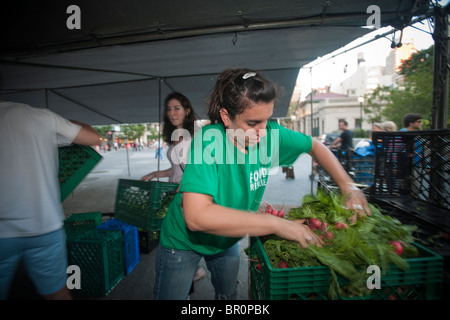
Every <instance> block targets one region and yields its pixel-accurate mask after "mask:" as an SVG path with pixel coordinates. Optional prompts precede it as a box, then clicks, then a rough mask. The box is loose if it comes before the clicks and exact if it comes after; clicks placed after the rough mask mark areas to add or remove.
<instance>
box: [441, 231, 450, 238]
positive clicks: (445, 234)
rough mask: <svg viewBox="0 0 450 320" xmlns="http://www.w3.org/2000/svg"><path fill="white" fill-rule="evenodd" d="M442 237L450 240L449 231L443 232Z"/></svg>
mask: <svg viewBox="0 0 450 320" xmlns="http://www.w3.org/2000/svg"><path fill="white" fill-rule="evenodd" d="M442 238H444V239H446V240H450V235H449V234H448V233H445V232H444V233H443V234H442Z"/></svg>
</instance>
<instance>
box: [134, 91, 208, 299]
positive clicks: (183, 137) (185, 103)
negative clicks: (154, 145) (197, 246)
mask: <svg viewBox="0 0 450 320" xmlns="http://www.w3.org/2000/svg"><path fill="white" fill-rule="evenodd" d="M164 105H165V111H164V128H163V138H164V141H165V142H166V143H167V144H168V145H169V149H168V150H167V158H168V159H169V161H170V164H171V167H170V168H169V169H166V170H161V171H154V172H151V173H149V174H147V175H145V176H143V177H142V178H141V180H143V181H150V180H152V179H154V178H164V177H169V182H174V183H180V182H181V178H182V177H183V172H184V168H185V167H186V162H187V153H188V150H189V147H190V145H191V141H192V138H193V136H194V127H195V120H197V117H196V116H195V113H194V109H193V108H192V104H191V102H190V101H189V99H188V98H186V96H184V95H183V94H181V93H179V92H173V93H171V94H169V95H168V96H167V97H166V100H165V102H164ZM205 275H206V271H205V269H204V268H202V267H198V268H197V270H196V271H195V275H194V282H196V281H198V280H200V279H202V278H203V277H204V276H205ZM192 292H193V286H192V287H191V293H192Z"/></svg>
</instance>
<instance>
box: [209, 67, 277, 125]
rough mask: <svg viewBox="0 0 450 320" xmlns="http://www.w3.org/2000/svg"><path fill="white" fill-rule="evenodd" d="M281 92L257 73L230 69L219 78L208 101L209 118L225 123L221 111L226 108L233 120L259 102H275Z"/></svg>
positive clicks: (215, 121) (213, 121)
mask: <svg viewBox="0 0 450 320" xmlns="http://www.w3.org/2000/svg"><path fill="white" fill-rule="evenodd" d="M280 93H281V90H280V89H279V88H278V87H277V86H276V85H275V84H274V83H273V82H271V81H270V80H268V79H266V78H265V77H263V76H262V75H261V74H260V73H259V72H257V71H251V70H248V69H228V70H225V71H223V72H222V73H221V74H220V75H219V77H218V78H217V81H216V85H215V86H214V89H213V92H212V94H211V95H210V97H209V99H208V117H209V119H210V120H211V123H217V122H219V123H223V122H222V118H221V117H220V109H222V108H225V109H226V110H227V112H228V116H229V117H230V119H231V120H234V118H235V117H236V115H238V114H241V113H243V112H244V111H245V109H247V108H248V107H251V106H253V105H254V104H255V103H259V102H265V103H268V102H271V101H275V100H276V99H277V98H278V97H279V96H280Z"/></svg>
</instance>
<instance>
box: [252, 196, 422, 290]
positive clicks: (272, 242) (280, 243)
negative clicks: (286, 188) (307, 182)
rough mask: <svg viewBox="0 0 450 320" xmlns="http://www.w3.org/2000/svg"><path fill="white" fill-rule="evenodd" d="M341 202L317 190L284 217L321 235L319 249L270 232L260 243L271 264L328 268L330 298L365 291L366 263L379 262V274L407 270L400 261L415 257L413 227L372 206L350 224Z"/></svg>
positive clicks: (349, 213)
mask: <svg viewBox="0 0 450 320" xmlns="http://www.w3.org/2000/svg"><path fill="white" fill-rule="evenodd" d="M341 203H343V202H342V199H341V197H340V196H339V195H337V194H334V193H330V194H327V193H325V191H323V190H321V189H319V190H318V193H317V196H306V197H305V198H304V199H303V203H302V206H301V207H299V208H294V209H291V211H290V212H289V215H288V216H287V217H286V218H288V219H305V224H307V225H308V226H309V227H310V228H311V230H313V231H314V232H315V233H316V234H317V235H319V236H320V237H321V238H322V239H323V241H324V245H323V246H322V247H317V246H309V247H308V248H306V249H304V248H301V247H300V246H299V245H298V244H297V243H296V242H293V241H288V240H284V239H281V238H278V237H276V236H274V235H271V236H266V237H263V238H261V241H262V243H263V246H264V249H265V251H266V253H267V256H268V257H269V260H270V262H271V264H272V267H274V268H296V267H307V266H327V267H329V268H330V270H331V275H332V281H331V283H330V291H329V295H330V297H331V298H336V297H337V296H338V294H339V295H341V296H361V295H369V294H370V290H369V289H368V288H367V285H366V281H367V278H368V274H367V268H368V266H371V265H376V266H379V267H380V270H381V273H382V275H383V274H384V273H386V272H387V271H388V270H389V267H390V265H391V264H395V265H397V266H398V267H399V268H400V269H402V270H405V269H407V268H408V263H407V262H406V260H405V259H407V258H412V257H416V256H417V255H418V251H417V249H416V247H415V246H413V245H412V243H413V240H414V237H413V233H414V232H415V231H416V230H417V227H416V226H411V225H403V224H402V223H400V222H399V221H398V220H396V219H394V218H391V217H389V216H386V215H383V214H382V213H381V212H380V211H379V210H378V209H377V208H376V207H375V206H373V205H369V206H370V209H371V213H372V214H371V215H370V216H366V217H365V218H364V219H363V220H359V221H357V222H356V223H353V224H350V223H348V221H349V218H350V217H351V216H352V215H353V214H354V212H353V211H352V210H348V209H346V208H344V207H342V206H341ZM339 279H341V280H342V281H338V280H339ZM340 283H344V285H340Z"/></svg>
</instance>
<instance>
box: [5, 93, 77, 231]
mask: <svg viewBox="0 0 450 320" xmlns="http://www.w3.org/2000/svg"><path fill="white" fill-rule="evenodd" d="M80 129H81V126H79V125H77V124H74V123H72V122H70V121H68V120H66V119H64V118H62V117H61V116H59V115H57V114H55V113H53V112H52V111H50V110H48V109H38V108H33V107H30V106H28V105H25V104H20V103H14V102H0V238H10V237H27V236H36V235H41V234H45V233H48V232H52V231H55V230H57V229H59V228H61V227H62V224H63V219H64V218H63V217H64V215H63V208H62V204H61V195H60V186H59V180H58V169H59V168H58V165H59V159H58V147H59V146H64V145H69V144H71V143H72V141H73V140H74V139H75V137H76V136H77V134H78V132H79V131H80Z"/></svg>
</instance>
